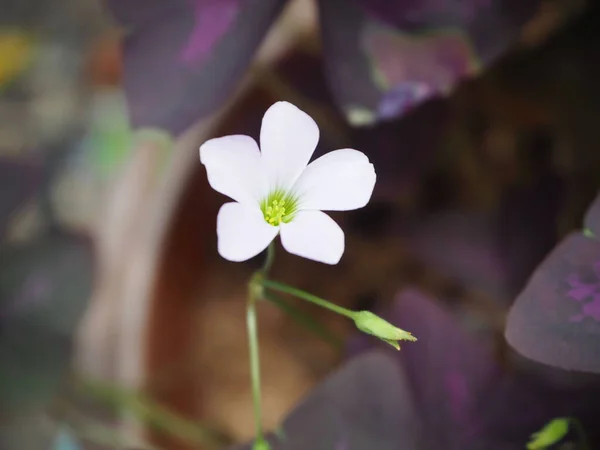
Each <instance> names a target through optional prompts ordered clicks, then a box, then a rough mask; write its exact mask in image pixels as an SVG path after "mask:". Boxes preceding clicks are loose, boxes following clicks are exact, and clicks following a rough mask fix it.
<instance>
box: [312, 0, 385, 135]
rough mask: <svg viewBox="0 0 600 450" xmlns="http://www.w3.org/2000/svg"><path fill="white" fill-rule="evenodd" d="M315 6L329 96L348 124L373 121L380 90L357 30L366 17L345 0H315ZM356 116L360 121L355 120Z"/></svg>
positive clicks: (370, 122)
mask: <svg viewBox="0 0 600 450" xmlns="http://www.w3.org/2000/svg"><path fill="white" fill-rule="evenodd" d="M318 5H319V20H320V23H321V35H322V40H323V51H324V60H325V69H326V75H327V77H328V80H329V84H330V86H331V90H332V92H333V95H334V97H335V99H336V101H337V103H338V105H339V107H340V108H341V109H342V111H343V112H344V113H345V114H346V117H347V118H348V119H349V120H350V121H351V123H353V124H356V125H370V124H373V123H375V122H376V121H377V116H376V113H377V104H378V102H379V99H380V96H381V93H380V90H379V88H378V87H377V85H376V84H375V82H374V80H373V79H372V77H371V73H370V69H369V65H368V60H367V55H366V54H365V53H364V51H363V50H362V48H361V41H360V39H361V34H360V31H361V29H362V27H363V26H364V25H365V23H366V21H367V18H366V17H365V16H364V14H363V13H362V11H361V10H360V8H358V7H357V6H356V5H353V4H352V2H349V1H348V0H319V2H318ZM357 111H359V112H360V116H359V115H358V114H357ZM358 117H360V118H361V119H360V122H356V119H357V118H358Z"/></svg>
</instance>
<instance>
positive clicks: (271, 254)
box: [261, 242, 275, 276]
mask: <svg viewBox="0 0 600 450" xmlns="http://www.w3.org/2000/svg"><path fill="white" fill-rule="evenodd" d="M274 260H275V244H273V243H272V242H271V243H270V244H269V246H268V247H267V258H266V259H265V263H264V264H263V266H262V269H261V272H262V273H263V274H264V276H267V274H268V273H269V270H271V266H272V265H273V261H274Z"/></svg>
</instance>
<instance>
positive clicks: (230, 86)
mask: <svg viewBox="0 0 600 450" xmlns="http://www.w3.org/2000/svg"><path fill="white" fill-rule="evenodd" d="M284 2H285V0H129V1H121V0H109V1H108V5H109V8H110V10H111V11H112V12H113V14H114V16H115V17H116V19H117V20H118V21H119V22H120V23H121V25H122V26H123V27H124V28H125V30H126V31H127V32H128V33H127V35H126V38H125V42H124V61H125V63H124V64H125V68H124V70H125V74H124V77H125V79H124V85H125V93H126V96H127V99H128V104H129V110H130V114H131V120H132V122H133V126H135V127H158V128H163V129H166V130H168V131H170V132H172V133H175V134H177V133H180V132H181V131H183V130H185V129H186V128H187V127H189V126H190V125H191V124H193V123H194V122H195V121H196V120H198V119H199V118H201V117H203V116H205V115H207V114H209V113H211V112H213V111H214V110H215V109H217V108H218V107H220V106H221V104H222V103H223V102H224V101H225V100H227V98H228V96H229V95H230V94H231V93H232V92H233V91H234V89H235V87H236V83H237V81H238V80H239V79H240V78H241V77H242V75H243V74H244V71H245V69H246V67H247V66H248V64H249V63H250V60H251V59H252V57H253V55H254V51H255V50H256V48H257V47H258V45H259V44H260V42H261V40H262V38H263V36H264V35H265V33H266V32H267V30H268V28H269V26H270V25H271V23H272V22H273V20H274V19H275V17H276V16H277V14H278V13H279V11H280V10H281V7H282V6H283V4H284Z"/></svg>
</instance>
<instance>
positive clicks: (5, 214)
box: [0, 156, 42, 241]
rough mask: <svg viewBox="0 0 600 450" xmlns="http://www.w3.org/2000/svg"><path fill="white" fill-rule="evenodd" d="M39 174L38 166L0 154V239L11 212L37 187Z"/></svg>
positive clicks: (39, 179)
mask: <svg viewBox="0 0 600 450" xmlns="http://www.w3.org/2000/svg"><path fill="white" fill-rule="evenodd" d="M41 175H42V173H41V168H40V167H39V166H35V165H33V164H28V163H26V162H21V161H18V160H16V159H11V158H6V157H2V156H0V241H1V240H2V238H3V235H4V232H5V230H6V226H7V225H8V222H9V221H10V219H11V216H12V214H13V213H14V212H15V211H16V210H17V209H18V208H19V207H20V206H23V204H24V203H26V202H27V200H28V199H29V198H30V197H31V196H32V195H33V193H34V192H35V190H36V189H37V188H38V187H39V185H40V183H41Z"/></svg>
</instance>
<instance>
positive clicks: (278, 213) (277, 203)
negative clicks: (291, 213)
mask: <svg viewBox="0 0 600 450" xmlns="http://www.w3.org/2000/svg"><path fill="white" fill-rule="evenodd" d="M264 214H265V220H266V221H267V222H269V223H270V224H271V225H279V224H280V223H281V221H282V220H283V218H284V217H285V201H283V200H273V201H272V202H271V204H270V205H269V206H267V207H266V208H265V212H264Z"/></svg>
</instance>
